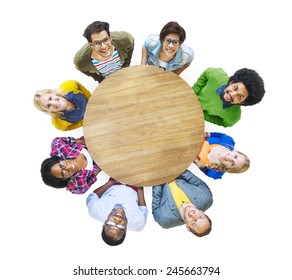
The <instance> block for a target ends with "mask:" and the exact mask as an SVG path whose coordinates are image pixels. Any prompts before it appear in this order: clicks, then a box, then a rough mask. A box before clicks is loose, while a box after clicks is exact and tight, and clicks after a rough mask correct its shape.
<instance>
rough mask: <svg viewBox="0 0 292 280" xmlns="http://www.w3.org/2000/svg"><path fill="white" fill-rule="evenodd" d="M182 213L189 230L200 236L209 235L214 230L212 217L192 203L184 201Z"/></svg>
mask: <svg viewBox="0 0 292 280" xmlns="http://www.w3.org/2000/svg"><path fill="white" fill-rule="evenodd" d="M180 213H181V216H182V218H183V220H184V221H185V224H186V228H187V230H188V231H190V232H191V233H193V234H194V235H196V236H198V237H202V236H204V235H207V234H209V233H210V232H211V230H212V221H211V219H210V218H209V217H208V216H207V215H206V214H205V213H204V212H203V211H201V210H199V209H198V208H197V207H196V206H195V205H194V204H192V203H184V204H183V205H182V207H181V208H180Z"/></svg>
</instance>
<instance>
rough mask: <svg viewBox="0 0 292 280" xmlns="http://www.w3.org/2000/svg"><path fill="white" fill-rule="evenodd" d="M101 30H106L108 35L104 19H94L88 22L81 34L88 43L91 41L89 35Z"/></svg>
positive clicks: (107, 27) (107, 26)
mask: <svg viewBox="0 0 292 280" xmlns="http://www.w3.org/2000/svg"><path fill="white" fill-rule="evenodd" d="M103 30H105V31H106V33H107V35H108V36H110V31H109V24H108V23H107V22H104V21H94V22H93V23H91V24H89V25H88V26H87V27H86V29H85V30H84V33H83V36H84V37H85V38H86V39H87V41H88V42H89V43H92V40H91V35H92V34H94V33H100V32H102V31H103Z"/></svg>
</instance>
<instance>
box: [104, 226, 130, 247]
mask: <svg viewBox="0 0 292 280" xmlns="http://www.w3.org/2000/svg"><path fill="white" fill-rule="evenodd" d="M104 228H105V226H103V227H102V232H101V237H102V239H103V241H104V242H105V243H106V244H107V245H110V246H117V245H120V244H122V243H123V242H124V240H125V237H126V231H124V234H123V235H122V237H121V238H120V239H114V238H112V237H109V236H107V235H106V234H105V230H104Z"/></svg>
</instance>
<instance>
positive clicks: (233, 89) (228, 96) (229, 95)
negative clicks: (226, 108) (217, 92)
mask: <svg viewBox="0 0 292 280" xmlns="http://www.w3.org/2000/svg"><path fill="white" fill-rule="evenodd" d="M264 94H265V86H264V81H263V79H262V78H261V77H260V75H259V74H258V73H257V72H256V71H254V70H252V69H247V68H243V69H240V70H238V71H236V72H235V73H234V75H233V76H231V77H230V78H229V81H228V86H227V88H226V89H225V90H224V91H223V93H222V94H221V99H222V100H224V101H225V102H227V103H231V104H239V105H242V106H250V105H254V104H257V103H259V102H260V101H261V100H262V98H263V97H264Z"/></svg>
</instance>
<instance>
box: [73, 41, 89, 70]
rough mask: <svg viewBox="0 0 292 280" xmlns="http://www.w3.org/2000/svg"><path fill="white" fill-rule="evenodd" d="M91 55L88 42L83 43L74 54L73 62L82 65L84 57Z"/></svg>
mask: <svg viewBox="0 0 292 280" xmlns="http://www.w3.org/2000/svg"><path fill="white" fill-rule="evenodd" d="M90 56H91V48H90V46H89V44H88V43H85V44H84V45H83V46H82V47H81V49H80V50H79V51H78V52H77V53H76V54H75V57H74V64H75V65H83V63H84V58H88V57H89V58H90Z"/></svg>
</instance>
